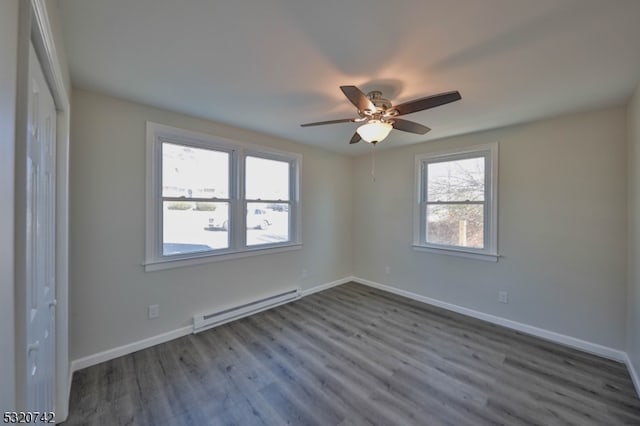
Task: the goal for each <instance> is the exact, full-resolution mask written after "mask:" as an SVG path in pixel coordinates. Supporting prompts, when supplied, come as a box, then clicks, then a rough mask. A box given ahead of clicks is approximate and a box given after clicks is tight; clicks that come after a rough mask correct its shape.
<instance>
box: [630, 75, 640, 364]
mask: <svg viewBox="0 0 640 426" xmlns="http://www.w3.org/2000/svg"><path fill="white" fill-rule="evenodd" d="M627 122H628V134H629V145H628V159H629V163H628V166H629V167H628V176H629V180H628V191H629V215H628V218H629V257H628V259H629V263H628V271H629V274H628V275H629V277H628V278H629V295H628V298H627V302H628V305H627V313H628V315H627V354H628V355H629V359H630V360H631V363H632V364H633V366H634V369H635V371H636V372H640V261H638V255H640V251H639V250H640V86H638V88H637V89H636V93H635V96H634V97H633V99H632V100H631V102H630V103H629V107H628V113H627Z"/></svg>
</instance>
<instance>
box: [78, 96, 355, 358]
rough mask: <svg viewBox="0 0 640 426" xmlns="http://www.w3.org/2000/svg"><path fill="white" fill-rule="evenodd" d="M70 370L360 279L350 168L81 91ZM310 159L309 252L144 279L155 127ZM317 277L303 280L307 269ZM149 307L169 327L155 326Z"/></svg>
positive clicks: (299, 148) (305, 190)
mask: <svg viewBox="0 0 640 426" xmlns="http://www.w3.org/2000/svg"><path fill="white" fill-rule="evenodd" d="M72 105H73V114H72V125H71V217H70V220H71V237H70V242H71V270H70V275H71V286H70V287H71V296H70V297H71V318H70V323H71V349H70V352H71V359H78V358H81V357H84V356H88V355H92V354H95V353H98V352H101V351H104V350H107V349H112V348H114V347H117V346H120V345H124V344H128V343H131V342H134V341H138V340H141V339H144V338H148V337H152V336H155V335H157V334H160V333H163V332H168V331H172V330H174V329H177V328H180V327H183V326H188V325H189V324H190V321H191V318H192V316H193V315H194V314H196V313H201V312H204V311H208V310H211V309H216V308H220V307H227V306H230V305H231V306H232V305H236V304H240V303H243V302H246V301H247V300H251V299H254V298H256V297H260V296H262V295H266V294H269V293H272V292H274V291H276V290H280V289H283V288H287V287H290V286H300V287H302V288H303V289H304V288H310V287H312V286H315V285H319V284H324V283H328V282H331V281H334V280H337V279H341V278H344V277H347V276H349V275H351V273H352V271H351V267H352V265H353V261H352V252H353V250H352V241H351V235H352V234H351V229H350V226H351V216H352V215H351V208H352V203H351V199H352V191H351V180H352V174H351V164H352V160H351V159H350V158H347V157H344V156H341V155H337V154H333V153H330V152H328V151H324V150H320V149H317V148H312V147H308V146H303V145H300V144H296V143H294V142H290V141H284V140H281V139H276V138H273V137H269V136H265V135H262V134H258V133H255V132H251V131H247V130H241V129H237V128H232V127H229V126H225V125H221V124H216V123H212V122H209V121H205V120H199V119H196V118H192V117H187V116H183V115H180V114H176V113H172V112H168V111H164V110H160V109H156V108H151V107H148V106H143V105H140V104H135V103H131V102H127V101H124V100H120V99H116V98H111V97H107V96H103V95H99V94H95V93H91V92H86V91H79V90H74V92H73V98H72ZM147 120H149V121H154V122H157V123H162V124H167V125H170V126H176V127H180V128H184V129H188V130H192V131H198V132H204V133H209V134H212V135H217V136H222V137H227V138H230V139H235V140H238V141H242V142H249V143H254V144H261V145H265V146H269V147H273V148H276V149H282V150H288V151H291V152H295V153H300V154H302V155H303V165H302V183H301V194H302V214H303V217H304V222H303V230H302V235H303V243H304V246H303V248H302V249H301V250H297V251H290V252H285V253H279V254H267V255H261V256H255V257H249V258H244V259H238V260H229V261H223V262H215V263H209V264H204V265H198V266H191V267H184V268H177V269H171V270H165V271H158V272H144V270H143V267H142V266H141V263H142V262H143V260H144V241H145V236H144V229H145V210H144V206H145V121H147ZM303 269H307V270H308V276H307V277H306V278H303V277H302V270H303ZM150 304H159V305H160V317H159V318H158V319H154V320H148V319H147V318H146V308H147V305H150Z"/></svg>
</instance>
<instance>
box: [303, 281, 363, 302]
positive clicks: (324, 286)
mask: <svg viewBox="0 0 640 426" xmlns="http://www.w3.org/2000/svg"><path fill="white" fill-rule="evenodd" d="M350 281H353V277H352V276H349V277H344V278H342V279H339V280H336V281H331V282H330V283H326V284H320V285H317V286H314V287H311V288H307V289H305V290H300V294H301V295H302V297H305V296H309V295H310V294H313V293H317V292H319V291H324V290H327V289H330V288H331V287H336V286H339V285H342V284H346V283H348V282H350Z"/></svg>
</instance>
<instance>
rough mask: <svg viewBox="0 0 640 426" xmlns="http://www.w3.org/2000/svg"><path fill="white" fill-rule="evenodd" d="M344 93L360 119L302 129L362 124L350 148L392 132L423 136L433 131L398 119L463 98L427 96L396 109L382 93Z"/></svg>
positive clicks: (457, 95) (456, 94) (455, 94)
mask: <svg viewBox="0 0 640 426" xmlns="http://www.w3.org/2000/svg"><path fill="white" fill-rule="evenodd" d="M340 90H342V93H344V95H345V96H346V97H347V99H349V101H351V103H352V104H354V105H355V106H356V108H358V117H356V118H343V119H338V120H329V121H319V122H315V123H306V124H301V126H302V127H309V126H320V125H324V124H337V123H363V125H361V126H360V127H358V129H357V130H356V132H355V133H354V134H353V136H352V137H351V141H350V142H349V143H350V144H352V143H357V142H360V140H364V141H365V142H369V143H371V144H374V145H375V144H377V143H378V142H382V140H383V139H384V138H386V137H387V136H388V135H389V132H390V131H391V129H396V130H402V131H403V132H409V133H417V134H419V135H424V134H425V133H427V132H428V131H429V130H431V129H430V128H428V127H427V126H423V125H422V124H418V123H415V122H413V121H408V120H404V119H402V118H398V117H400V116H402V115H406V114H411V113H413V112H418V111H423V110H425V109H429V108H435V107H438V106H441V105H445V104H448V103H450V102H455V101H458V100H460V99H462V97H461V96H460V92H458V91H457V90H456V91H453V92H445V93H440V94H438V95H433V96H427V97H424V98H420V99H415V100H413V101H409V102H405V103H403V104H400V105H396V106H393V105H392V104H391V102H390V101H389V100H388V99H385V98H383V97H382V92H379V91H377V90H374V91H371V92H369V93H367V94H366V95H365V94H364V93H363V92H362V91H361V90H360V89H358V88H357V87H356V86H340Z"/></svg>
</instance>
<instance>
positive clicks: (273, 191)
mask: <svg viewBox="0 0 640 426" xmlns="http://www.w3.org/2000/svg"><path fill="white" fill-rule="evenodd" d="M246 177H247V178H246V194H245V196H246V198H247V199H248V200H258V199H260V200H282V201H288V200H289V163H288V162H286V161H276V160H268V159H266V158H258V157H247V161H246Z"/></svg>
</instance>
